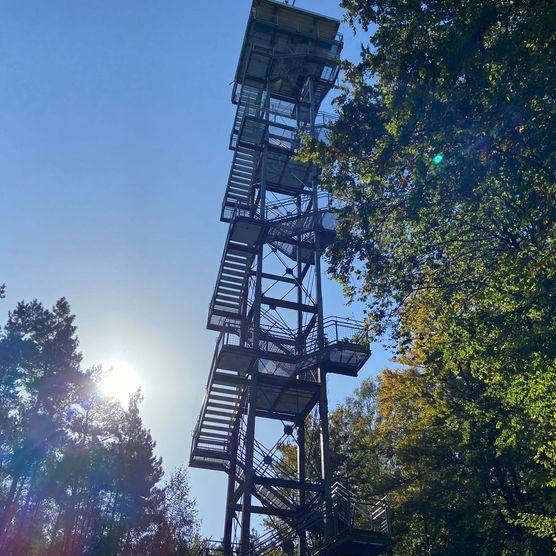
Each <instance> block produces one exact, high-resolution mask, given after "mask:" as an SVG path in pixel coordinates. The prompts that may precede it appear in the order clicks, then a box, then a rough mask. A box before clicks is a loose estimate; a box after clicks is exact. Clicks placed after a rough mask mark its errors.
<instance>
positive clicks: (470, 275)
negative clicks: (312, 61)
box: [300, 0, 556, 538]
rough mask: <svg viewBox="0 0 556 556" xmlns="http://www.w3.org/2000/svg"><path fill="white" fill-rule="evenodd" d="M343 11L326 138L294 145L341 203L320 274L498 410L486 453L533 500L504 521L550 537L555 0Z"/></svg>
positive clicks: (362, 4) (555, 478) (555, 521)
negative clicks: (528, 467) (514, 464)
mask: <svg viewBox="0 0 556 556" xmlns="http://www.w3.org/2000/svg"><path fill="white" fill-rule="evenodd" d="M342 5H343V6H344V7H345V8H346V13H347V17H348V19H349V20H350V21H351V22H352V23H353V24H354V25H356V24H357V25H359V26H361V27H362V28H363V30H364V31H365V32H367V31H369V30H372V34H371V36H370V39H369V43H368V44H366V45H363V48H362V53H361V60H360V62H359V63H357V64H348V63H346V64H345V76H346V79H345V85H344V86H343V88H342V91H341V94H340V96H339V98H338V100H337V107H338V111H339V119H338V121H337V122H336V123H335V124H334V125H333V126H332V130H331V133H330V135H329V141H330V143H329V144H326V145H325V144H318V143H316V142H315V141H310V140H308V141H307V144H306V147H305V148H304V149H303V150H302V152H301V153H300V155H301V156H302V157H304V158H312V159H313V160H315V161H316V162H317V163H318V164H319V165H320V167H321V178H322V180H321V181H322V183H323V184H324V186H325V187H326V188H327V189H328V190H329V191H330V192H331V193H332V194H333V195H334V196H335V197H336V198H337V199H339V200H340V205H339V207H340V208H339V210H338V216H339V225H338V236H337V241H336V242H335V244H334V245H332V246H331V248H330V249H329V252H328V254H329V259H330V263H331V272H332V274H333V276H334V277H336V278H337V279H338V280H340V282H341V283H342V284H343V285H344V289H345V292H346V294H347V295H348V297H349V298H350V299H355V298H359V299H361V300H363V301H364V302H366V303H367V306H368V325H369V327H370V328H371V329H372V330H374V332H375V333H376V334H378V335H382V334H385V333H391V337H392V338H393V339H394V341H395V343H396V345H397V346H398V350H399V352H400V353H402V354H404V353H405V354H410V353H411V352H412V350H414V349H417V350H418V351H419V352H420V355H419V365H420V369H421V371H422V372H424V373H427V372H429V371H428V370H429V369H431V368H434V369H438V368H440V367H441V368H442V369H443V371H442V372H446V373H451V374H452V375H453V377H457V376H460V373H461V372H462V371H464V372H465V376H471V377H473V380H478V381H479V383H480V385H481V388H484V389H485V393H484V395H485V396H487V397H488V398H489V399H492V400H496V402H497V404H498V407H499V408H500V411H498V412H495V413H494V414H493V415H492V418H493V419H494V422H493V425H494V427H493V431H492V436H491V437H490V443H491V445H492V448H493V449H494V450H495V453H496V455H497V457H503V455H504V454H505V452H506V451H512V450H515V449H517V451H519V452H520V453H523V454H527V455H528V456H527V457H529V458H530V460H531V461H533V460H534V461H535V462H536V464H537V466H538V467H537V469H538V472H537V473H536V474H535V477H534V479H533V476H532V475H529V476H528V477H527V479H528V480H531V481H532V482H530V483H528V484H525V485H523V488H524V489H527V490H528V491H530V490H538V491H542V496H540V498H539V499H538V502H539V505H538V506H537V507H535V508H530V509H529V510H527V511H525V510H521V509H519V510H518V511H517V512H514V513H513V514H511V515H508V516H507V517H508V519H510V520H511V521H512V522H513V523H514V524H516V525H518V526H520V527H522V528H525V529H527V530H528V531H529V532H531V533H533V534H535V535H538V536H541V537H545V538H550V537H555V535H556V516H555V514H554V507H556V499H555V498H554V496H555V495H554V487H555V486H556V412H554V408H555V407H556V334H555V332H556V317H555V315H556V311H555V308H556V264H555V242H554V221H555V217H556V203H555V199H556V197H555V195H556V180H555V177H556V168H555V159H556V148H555V143H556V142H555V133H556V126H555V125H554V124H555V123H556V102H555V100H556V99H555V97H554V91H555V90H556V72H554V60H555V59H556V41H555V35H554V22H555V21H556V5H555V4H554V3H553V2H543V1H540V2H539V1H537V0H534V1H533V0H524V1H521V2H513V1H511V0H493V1H491V2H483V1H480V0H468V1H464V2H461V1H459V0H458V1H456V0H448V1H445V2H436V1H432V2H417V1H413V0H403V1H400V2H392V1H391V0H379V1H365V0H344V1H343V2H342ZM435 372H436V371H435ZM543 500H546V503H544V502H542V503H541V501H543Z"/></svg>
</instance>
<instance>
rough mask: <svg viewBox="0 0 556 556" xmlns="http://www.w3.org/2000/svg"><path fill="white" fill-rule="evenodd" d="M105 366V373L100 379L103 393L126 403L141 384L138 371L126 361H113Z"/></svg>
mask: <svg viewBox="0 0 556 556" xmlns="http://www.w3.org/2000/svg"><path fill="white" fill-rule="evenodd" d="M104 368H105V369H106V371H105V375H104V376H103V378H102V380H101V381H100V389H101V391H102V393H103V394H104V395H105V396H108V397H111V398H116V399H117V400H119V401H120V402H121V403H122V404H123V405H126V404H127V401H128V399H129V395H130V394H132V393H133V392H135V391H136V390H137V389H138V388H139V387H140V386H141V382H140V380H139V377H138V376H137V372H136V371H135V369H134V368H133V367H132V366H131V365H130V364H129V363H127V362H125V361H111V362H110V363H108V364H106V365H104Z"/></svg>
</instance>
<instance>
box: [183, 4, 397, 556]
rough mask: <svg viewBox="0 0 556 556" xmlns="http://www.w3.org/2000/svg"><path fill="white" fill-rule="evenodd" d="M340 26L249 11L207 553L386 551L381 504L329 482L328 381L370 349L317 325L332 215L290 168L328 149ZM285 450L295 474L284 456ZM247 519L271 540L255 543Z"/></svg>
mask: <svg viewBox="0 0 556 556" xmlns="http://www.w3.org/2000/svg"><path fill="white" fill-rule="evenodd" d="M338 27H339V22H338V21H337V20H334V19H331V18H328V17H325V16H322V15H318V14H314V13H311V12H308V11H305V10H301V9H299V8H297V7H293V6H291V5H287V4H285V3H283V2H278V1H274V0H254V1H253V5H252V7H251V12H250V16H249V21H248V24H247V30H246V33H245V39H244V42H243V47H242V50H241V54H240V59H239V64H238V68H237V72H236V76H235V83H234V87H233V94H232V101H233V103H234V104H235V105H236V106H237V112H236V116H235V119H234V123H233V129H232V133H231V138H230V148H231V149H232V150H233V153H234V154H233V161H232V167H231V171H230V175H229V179H228V183H227V186H226V192H225V195H224V201H223V204H222V214H221V220H222V221H223V222H226V223H228V224H229V230H228V235H227V238H226V243H225V246H224V253H223V255H222V260H221V263H220V270H219V272H218V278H217V281H216V287H215V289H214V295H213V297H212V300H211V302H210V309H209V317H208V324H207V326H208V328H209V329H211V330H216V331H218V332H220V335H219V338H218V341H217V344H216V349H215V352H214V357H213V360H212V365H211V369H210V374H209V379H208V383H207V387H206V392H205V397H204V400H203V405H202V409H201V413H200V416H199V420H198V423H197V426H196V428H195V431H194V434H193V442H192V448H191V459H190V465H191V466H193V467H200V468H204V469H215V470H221V471H224V472H225V473H227V475H228V490H227V499H226V517H225V531H224V539H223V545H222V546H220V547H215V546H209V545H206V546H205V547H204V548H203V551H204V554H206V555H208V554H224V555H225V556H229V555H232V554H240V555H241V556H247V555H256V554H261V555H262V554H266V553H270V552H271V551H272V550H276V549H278V548H279V549H281V550H282V553H284V554H293V553H294V552H298V553H299V554H300V556H305V555H307V554H312V555H315V556H316V555H332V554H338V555H339V554H346V555H351V554H353V555H356V554H365V555H372V554H380V553H382V552H383V551H384V550H385V549H386V548H387V547H388V546H389V544H390V536H389V520H388V510H387V505H386V501H385V500H384V499H383V500H380V501H377V502H376V503H375V504H372V505H369V504H362V503H361V502H359V501H358V500H357V497H356V495H355V494H354V493H353V492H351V491H349V490H348V489H346V488H345V487H343V486H342V485H340V484H338V483H336V484H332V479H331V471H330V463H329V440H328V439H329V432H328V404H327V388H326V377H327V374H329V373H339V374H343V375H348V376H357V373H358V372H359V370H360V369H361V367H362V366H363V364H364V363H365V362H366V361H367V359H368V357H369V355H370V352H369V349H368V347H367V344H366V341H365V340H366V339H365V337H364V332H363V329H362V327H361V326H360V325H358V324H357V323H354V322H353V321H350V320H347V319H339V318H330V317H329V318H325V317H324V315H323V304H322V291H321V268H320V264H321V263H320V258H321V253H322V250H323V248H324V247H325V246H326V244H327V242H329V241H330V240H331V239H332V238H333V237H334V228H335V222H334V216H333V214H332V213H331V211H330V210H329V208H328V200H327V198H326V196H325V195H324V194H323V193H322V192H319V189H318V184H317V177H318V176H317V171H316V168H315V167H314V166H313V164H312V163H310V162H301V161H299V160H297V159H296V152H297V149H298V147H299V146H300V144H301V140H302V136H303V135H304V134H307V135H310V136H313V137H314V138H316V139H324V140H325V138H326V132H327V125H326V123H327V117H326V116H325V115H323V114H320V113H319V112H318V110H319V107H320V105H321V103H322V101H323V99H324V98H325V96H326V94H327V93H328V92H329V91H330V89H331V88H332V87H333V85H334V83H335V81H336V78H337V75H338V71H339V54H340V51H341V49H342V44H343V43H342V37H341V36H340V35H339V34H338ZM261 420H274V421H279V422H280V421H281V422H282V423H281V424H280V434H279V435H278V438H277V441H276V443H275V444H274V445H273V446H272V447H271V448H266V447H264V446H263V445H262V443H261V442H260V441H258V440H257V435H258V427H257V425H258V424H260V422H261ZM274 428H275V427H274ZM267 435H268V433H267ZM285 444H289V445H290V446H295V449H296V450H297V462H296V465H295V466H291V465H290V464H288V460H287V459H284V458H282V457H280V448H281V447H282V446H284V445H285ZM290 449H291V448H290ZM294 467H295V468H294ZM253 514H258V515H263V516H268V517H269V518H272V519H273V520H275V523H276V527H275V529H274V530H273V531H270V532H269V533H268V534H266V535H264V536H262V537H260V538H258V539H256V540H253V539H250V531H251V525H252V521H251V518H252V516H253Z"/></svg>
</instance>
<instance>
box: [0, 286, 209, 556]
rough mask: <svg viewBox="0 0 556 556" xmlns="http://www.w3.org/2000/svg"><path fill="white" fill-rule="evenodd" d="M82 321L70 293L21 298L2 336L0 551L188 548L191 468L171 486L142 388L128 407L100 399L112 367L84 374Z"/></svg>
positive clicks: (54, 555) (12, 554)
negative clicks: (52, 299) (47, 299)
mask: <svg viewBox="0 0 556 556" xmlns="http://www.w3.org/2000/svg"><path fill="white" fill-rule="evenodd" d="M0 294H1V288H0ZM73 323H74V316H73V315H72V314H71V311H70V308H69V304H68V303H67V301H66V300H65V299H62V300H60V301H58V302H57V303H56V305H55V306H54V307H53V309H52V310H49V309H46V308H44V307H43V305H42V304H41V303H39V302H37V301H33V302H30V303H24V302H22V303H19V304H18V306H17V307H16V309H15V310H14V311H12V312H11V313H10V314H9V316H8V322H7V324H6V326H5V327H4V328H3V329H2V330H1V331H0V552H1V553H2V554H5V555H6V556H19V555H20V554H26V555H29V556H34V555H39V554H40V555H41V556H42V555H46V556H74V555H78V554H79V555H81V554H84V555H99V554H102V555H105V554H106V555H108V554H112V555H129V554H137V553H140V554H153V555H154V554H157V555H158V554H172V555H174V554H176V555H177V554H189V552H188V551H190V549H191V547H192V545H193V543H194V542H195V540H196V539H195V538H194V537H195V532H196V531H197V528H198V524H197V519H196V510H195V502H194V501H193V500H191V499H190V498H189V486H188V482H187V477H186V475H185V474H184V472H183V471H179V472H177V473H176V474H174V475H173V476H172V477H171V478H170V480H169V481H168V483H167V484H166V485H161V479H162V475H163V472H162V460H161V459H160V458H159V457H157V456H156V455H155V442H154V440H153V439H152V437H151V434H150V432H149V431H148V430H147V429H146V428H145V427H144V425H143V422H142V420H141V416H140V412H139V405H140V402H141V400H142V397H141V394H140V393H139V392H137V393H136V394H134V395H132V396H130V399H129V403H128V405H127V407H126V408H124V407H122V406H121V404H120V403H119V402H117V401H115V400H114V399H111V398H107V397H105V396H102V395H100V393H99V392H100V390H99V381H100V379H101V378H102V374H103V370H102V368H100V367H93V368H91V369H89V370H86V371H84V370H83V369H81V354H80V353H79V351H78V345H79V343H78V340H77V336H76V328H75V326H74V324H73ZM162 529H164V530H165V533H164V535H163V536H164V543H163V544H161V543H160V535H159V536H158V538H156V534H153V532H155V533H156V532H158V531H161V530H162ZM166 548H168V550H166ZM159 549H160V550H159Z"/></svg>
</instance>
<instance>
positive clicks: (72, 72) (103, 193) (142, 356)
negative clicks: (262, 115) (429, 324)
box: [0, 0, 387, 537]
mask: <svg viewBox="0 0 556 556" xmlns="http://www.w3.org/2000/svg"><path fill="white" fill-rule="evenodd" d="M297 5H298V6H299V7H303V8H306V9H309V10H313V11H320V12H322V13H325V14H327V15H331V16H336V17H341V15H342V12H341V10H340V8H339V7H338V6H337V2H335V1H334V0H305V1H303V2H301V1H298V2H297ZM249 6H250V0H233V1H232V0H226V1H224V0H219V1H217V2H193V1H190V0H179V1H178V0H157V1H155V0H149V1H147V0H117V1H114V0H110V1H109V0H81V1H79V2H76V1H75V0H49V1H48V2H45V1H44V0H4V1H3V2H2V17H1V18H0V59H1V63H0V192H1V195H0V283H1V282H5V283H6V285H7V299H6V300H4V301H2V302H0V317H1V320H2V321H4V320H5V316H6V313H7V311H8V310H9V309H10V308H12V307H14V305H15V304H16V302H17V301H18V300H20V299H26V300H30V299H34V298H37V299H39V300H41V301H43V302H44V303H45V304H47V305H52V304H53V303H54V301H55V300H56V299H58V298H59V297H61V296H65V297H67V298H68V299H69V301H70V303H71V305H72V308H73V311H74V312H75V314H76V315H77V325H78V330H79V337H80V340H81V348H82V350H83V353H84V356H85V364H86V365H91V364H95V363H102V362H106V361H109V360H114V359H121V360H125V361H127V362H128V363H129V364H130V365H132V366H133V367H134V368H135V369H136V370H137V373H138V374H139V377H140V380H141V383H142V385H143V392H144V396H145V401H144V403H143V411H142V414H143V418H144V422H145V424H146V426H147V427H149V428H150V429H151V431H152V434H153V437H154V438H155V439H156V441H157V449H158V453H159V454H160V455H162V456H163V458H164V462H165V467H166V469H167V470H168V471H171V470H172V469H173V468H175V467H176V466H178V465H181V464H183V463H186V462H187V459H188V450H189V444H190V438H191V430H192V429H193V426H194V422H195V420H196V417H197V413H198V411H199V409H200V403H201V398H202V393H203V387H204V384H205V382H206V378H207V375H208V370H209V364H210V359H211V356H212V350H213V347H214V342H215V340H216V334H215V333H214V332H209V331H207V330H205V322H206V314H207V307H208V302H209V300H210V297H211V294H212V288H213V285H214V282H215V279H216V273H217V269H218V264H219V261H220V257H221V254H222V246H223V241H224V238H225V234H226V225H225V224H222V223H220V222H219V214H220V205H221V202H222V195H223V192H224V187H225V183H226V179H227V176H228V172H229V164H230V160H231V152H230V151H228V148H227V146H228V137H229V132H230V128H231V124H232V118H233V113H234V108H233V106H232V104H231V102H230V94H231V85H230V82H231V81H232V80H233V77H234V71H235V66H236V62H237V58H238V55H239V50H240V48H241V43H242V38H243V32H244V28H245V22H246V19H247V15H248V11H249ZM344 33H345V39H346V48H345V54H346V56H347V57H350V58H354V57H356V56H357V53H358V49H359V41H360V40H361V39H360V37H359V36H358V37H353V34H352V33H351V31H349V30H348V29H347V28H345V26H344ZM325 296H326V297H325V312H326V314H329V315H334V314H339V315H345V316H360V315H358V314H357V313H356V312H354V311H353V310H352V309H351V308H345V307H344V306H343V300H342V297H341V294H340V292H339V289H338V287H336V285H334V284H327V286H326V288H325ZM386 363H387V361H386V354H385V353H384V352H382V351H381V350H380V349H377V350H375V354H374V355H373V357H372V358H371V360H370V362H369V363H368V364H367V366H366V368H365V369H364V371H363V372H362V373H361V377H365V376H370V375H372V374H374V372H375V371H376V370H378V369H380V368H382V367H383V366H384V365H385V364H386ZM357 382H358V380H353V379H349V378H345V377H332V379H331V381H330V397H331V401H332V404H335V403H338V402H340V401H341V400H342V399H343V398H344V397H345V396H346V395H347V394H349V393H350V392H351V391H352V390H353V388H355V387H356V385H357ZM190 475H191V480H192V486H193V493H194V495H195V496H196V497H197V500H198V505H199V510H200V514H201V517H202V518H203V533H204V534H206V535H212V536H214V537H218V536H220V535H221V533H222V527H223V523H222V519H223V509H224V494H225V478H224V476H223V475H222V476H220V475H219V474H218V473H216V472H209V471H207V472H203V471H200V470H191V473H190Z"/></svg>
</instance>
